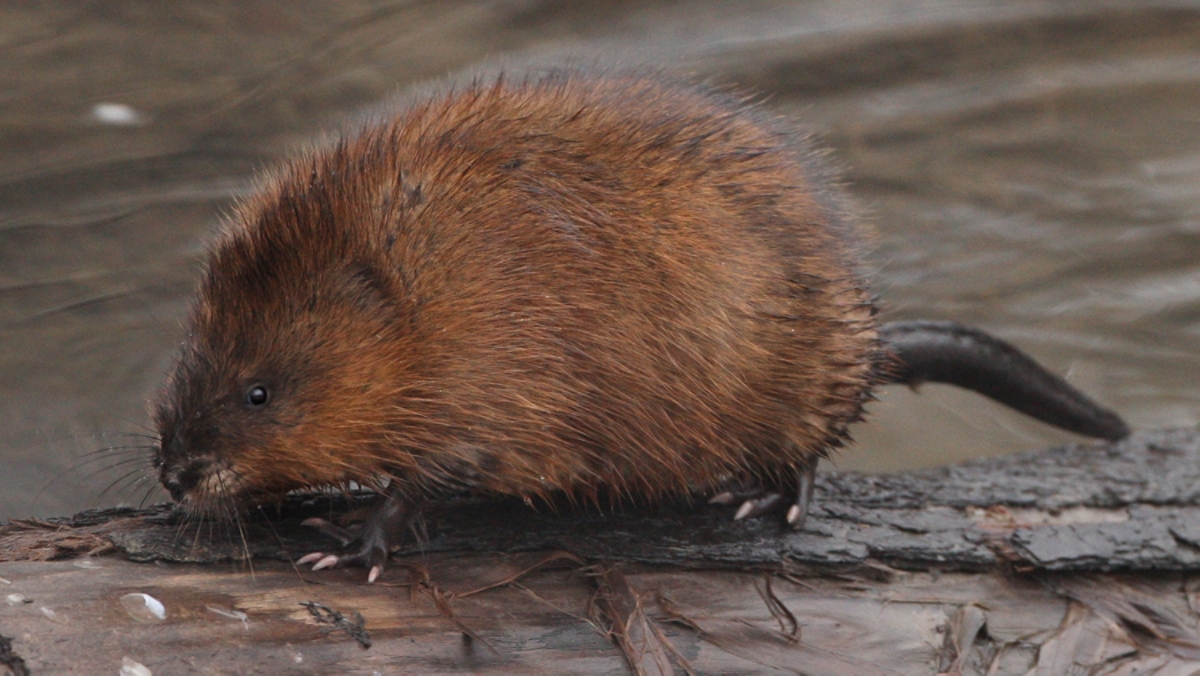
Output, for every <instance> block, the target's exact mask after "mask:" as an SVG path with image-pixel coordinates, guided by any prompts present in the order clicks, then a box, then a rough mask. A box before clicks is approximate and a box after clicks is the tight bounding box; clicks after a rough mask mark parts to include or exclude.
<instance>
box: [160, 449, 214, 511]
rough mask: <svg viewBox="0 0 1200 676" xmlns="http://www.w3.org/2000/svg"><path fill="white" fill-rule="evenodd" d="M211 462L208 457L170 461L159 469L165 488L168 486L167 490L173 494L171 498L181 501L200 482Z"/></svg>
mask: <svg viewBox="0 0 1200 676" xmlns="http://www.w3.org/2000/svg"><path fill="white" fill-rule="evenodd" d="M209 464H211V463H210V462H209V461H208V460H206V459H198V460H185V461H183V462H173V461H168V462H166V463H164V464H163V466H162V469H161V470H159V473H158V477H159V481H161V482H162V485H163V488H166V489H167V492H168V493H170V494H171V499H172V500H174V501H175V502H180V501H182V500H183V498H184V496H186V495H187V494H188V493H190V492H191V491H192V490H193V489H194V488H196V486H198V485H199V484H200V481H201V480H202V479H203V478H204V475H205V473H206V471H207V469H208V466H209Z"/></svg>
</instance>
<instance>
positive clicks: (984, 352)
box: [878, 321, 1129, 441]
mask: <svg viewBox="0 0 1200 676" xmlns="http://www.w3.org/2000/svg"><path fill="white" fill-rule="evenodd" d="M879 337H880V342H881V343H882V344H883V349H884V355H883V359H882V363H881V364H880V368H879V369H878V371H879V374H880V377H881V378H882V380H883V382H884V383H904V384H907V385H910V386H916V385H920V384H921V383H924V382H935V383H949V384H951V385H958V386H959V387H964V388H966V389H968V390H974V391H976V392H978V393H980V394H982V395H984V396H987V397H990V398H992V399H995V400H996V401H998V402H1000V403H1002V404H1004V405H1006V406H1010V407H1012V408H1014V409H1016V410H1018V411H1020V412H1022V413H1024V414H1026V415H1030V416H1033V417H1034V418H1037V419H1038V420H1041V421H1042V422H1045V423H1049V424H1051V425H1054V426H1056V427H1061V428H1062V429H1065V430H1069V431H1071V432H1075V433H1078V434H1084V435H1087V436H1089V437H1099V438H1101V439H1108V440H1109V441H1116V440H1118V439H1124V438H1125V437H1127V436H1129V427H1128V426H1126V425H1125V422H1124V421H1123V420H1121V418H1120V416H1118V415H1117V414H1116V413H1113V412H1112V411H1109V410H1108V409H1106V408H1103V407H1101V406H1100V405H1099V404H1097V403H1096V402H1094V401H1092V400H1091V399H1089V398H1088V397H1087V396H1086V395H1084V394H1083V393H1082V392H1080V391H1079V390H1076V389H1075V388H1074V387H1071V386H1070V385H1068V384H1067V382H1066V381H1065V380H1063V379H1062V378H1059V377H1058V376H1056V375H1054V374H1053V373H1050V372H1049V371H1047V370H1046V369H1044V368H1042V367H1041V366H1040V365H1038V363H1037V362H1035V361H1034V360H1033V359H1032V358H1030V357H1029V355H1026V354H1025V353H1024V352H1021V351H1020V350H1018V349H1017V348H1015V347H1013V346H1012V345H1009V344H1008V343H1006V342H1004V341H1002V340H1000V339H999V338H996V337H994V336H989V335H988V334H986V333H984V332H983V331H980V330H979V329H974V328H971V327H969V326H963V325H962V324H956V323H954V322H935V321H910V322H892V323H890V324H884V325H882V326H880V327H879Z"/></svg>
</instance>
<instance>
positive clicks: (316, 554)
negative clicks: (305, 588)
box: [296, 552, 325, 566]
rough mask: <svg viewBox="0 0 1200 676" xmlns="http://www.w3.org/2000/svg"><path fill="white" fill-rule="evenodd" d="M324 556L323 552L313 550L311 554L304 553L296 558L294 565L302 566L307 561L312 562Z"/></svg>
mask: <svg viewBox="0 0 1200 676" xmlns="http://www.w3.org/2000/svg"><path fill="white" fill-rule="evenodd" d="M324 556H325V552H313V553H312V554H305V555H304V556H301V557H300V558H298V559H296V565H297V566H303V565H306V564H309V563H313V562H314V561H320V560H321V559H322V558H323V557H324Z"/></svg>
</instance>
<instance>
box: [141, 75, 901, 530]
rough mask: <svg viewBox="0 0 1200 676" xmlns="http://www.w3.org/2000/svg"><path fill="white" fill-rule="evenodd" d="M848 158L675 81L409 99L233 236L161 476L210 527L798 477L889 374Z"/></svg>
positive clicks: (162, 406) (180, 370) (196, 317)
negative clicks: (257, 514)
mask: <svg viewBox="0 0 1200 676" xmlns="http://www.w3.org/2000/svg"><path fill="white" fill-rule="evenodd" d="M821 166H822V165H821V163H820V162H818V160H817V158H816V157H815V156H814V153H813V150H812V149H810V147H809V146H808V144H807V143H806V142H805V141H804V139H803V138H801V137H799V136H797V135H796V134H795V133H794V132H792V131H790V130H789V129H788V126H787V125H786V124H785V123H783V122H782V121H780V120H778V119H776V118H775V117H773V116H772V115H770V114H768V113H767V112H765V111H763V110H762V109H760V108H757V107H754V106H752V105H749V104H747V102H746V101H745V100H743V99H741V98H738V97H736V96H734V95H731V94H728V93H724V92H717V91H709V90H704V89H701V88H697V87H696V86H694V85H691V84H687V83H683V82H678V81H675V80H673V79H671V78H669V77H667V76H662V75H657V74H647V73H615V74H614V73H609V74H599V73H587V72H580V71H554V72H550V73H547V74H542V75H538V76H534V77H530V78H528V79H511V78H505V77H501V78H499V79H494V80H491V81H488V82H480V83H476V84H474V85H472V86H468V87H464V88H461V89H458V90H455V91H448V92H444V93H441V94H439V95H436V96H434V97H432V98H430V99H428V100H426V101H425V102H422V103H418V104H416V105H412V106H410V107H406V108H403V109H402V110H400V111H399V112H398V113H396V114H395V116H394V117H392V118H390V119H387V120H385V121H382V122H380V123H377V124H370V125H367V126H365V127H364V128H363V129H361V130H360V131H358V132H357V133H354V134H350V135H348V136H347V137H346V138H344V139H343V140H340V141H337V142H335V143H332V144H330V145H328V146H326V147H322V148H319V149H316V150H313V151H311V152H309V153H307V154H305V155H303V156H302V157H300V158H298V159H296V160H294V161H292V162H290V163H288V164H286V165H284V166H282V167H281V168H279V169H278V170H276V171H275V172H274V173H273V174H272V175H271V176H270V177H269V178H267V179H266V180H265V181H264V183H263V184H262V185H261V187H260V189H259V190H257V191H256V192H255V194H254V195H253V196H252V197H250V198H248V199H246V200H245V201H244V202H243V203H242V204H240V205H239V206H238V208H237V210H236V213H235V215H234V216H233V217H232V218H231V219H229V222H228V223H227V224H226V227H225V231H224V232H223V234H222V235H221V236H220V238H219V240H218V241H217V242H216V243H215V244H214V246H213V247H212V249H211V253H210V256H209V259H208V263H207V270H206V272H205V274H204V278H203V282H202V284H201V288H200V291H199V294H198V297H197V300H196V302H195V305H194V307H193V309H192V313H191V317H190V319H189V320H188V324H187V338H186V340H185V344H184V347H183V349H182V352H181V355H180V359H179V362H178V365H177V368H176V371H175V372H174V375H173V376H172V378H171V379H170V381H169V383H168V385H167V388H166V390H165V391H164V393H163V395H162V397H161V398H160V403H159V404H158V406H157V408H156V412H155V417H156V421H157V425H158V428H159V430H160V432H161V437H162V441H161V448H160V449H159V452H158V453H157V454H156V460H155V462H156V466H157V467H158V469H159V472H160V474H162V475H163V476H167V475H168V474H171V475H172V476H174V477H175V478H176V479H179V477H184V479H186V480H185V481H182V482H178V483H179V485H182V486H184V487H185V488H186V489H187V490H186V491H184V495H183V496H182V497H183V499H184V501H185V503H187V504H188V505H189V506H191V507H194V508H198V509H201V510H208V511H222V509H223V508H222V509H217V506H218V505H221V504H224V503H226V502H228V501H231V500H234V501H238V500H251V499H253V500H257V499H259V498H260V497H261V496H267V495H278V494H280V493H282V492H284V491H287V490H290V489H295V488H300V487H305V486H323V485H329V484H344V483H345V482H346V481H349V480H357V481H363V482H368V483H370V482H373V481H376V480H377V479H378V478H380V477H389V478H391V479H392V480H393V481H395V482H396V485H398V486H399V487H401V488H402V489H403V490H404V491H405V492H406V493H407V494H409V495H411V496H413V497H420V496H430V495H434V496H436V495H437V494H439V493H440V492H442V491H444V490H448V489H461V488H467V489H472V490H476V491H481V492H485V493H495V494H507V495H516V496H521V497H525V498H544V497H549V496H551V495H553V494H556V493H559V492H563V493H566V494H568V495H570V496H573V497H574V498H576V499H582V500H595V499H599V498H600V497H601V496H612V497H616V498H624V497H633V498H636V499H654V498H658V497H661V496H665V495H669V494H678V493H684V492H688V491H693V490H697V489H703V488H708V487H712V486H714V485H717V484H721V483H724V482H727V481H729V480H730V479H738V480H749V481H752V482H758V483H761V484H763V485H767V486H774V485H787V484H788V482H792V481H794V474H795V472H796V471H797V468H798V467H799V466H800V465H801V464H802V463H803V461H804V460H805V459H807V458H811V457H812V456H813V455H814V454H817V455H820V454H825V453H826V452H827V451H828V450H829V449H831V448H833V447H836V446H838V445H840V444H841V443H842V442H843V440H845V439H846V438H847V426H848V425H849V424H850V423H851V422H854V421H856V420H858V419H859V418H860V416H861V411H862V406H863V403H864V401H865V400H866V398H867V396H868V393H869V391H870V389H871V387H872V386H873V385H874V384H875V383H876V379H875V376H874V375H873V371H872V365H873V364H874V363H875V362H877V361H878V351H879V346H878V342H877V336H876V330H875V325H874V321H873V311H872V307H871V305H870V302H869V296H868V294H867V291H866V290H865V289H866V284H865V282H864V280H863V279H862V277H861V276H860V274H859V272H858V270H857V269H856V260H857V259H858V257H859V251H858V245H857V242H856V239H855V233H854V231H853V229H852V227H851V226H850V224H849V219H848V217H847V214H846V213H845V207H844V206H843V201H842V198H841V195H840V193H839V190H838V189H837V188H836V187H835V186H833V185H831V184H830V183H829V182H828V181H827V180H826V178H825V177H824V173H823V170H822V169H821V168H820V167H821ZM255 383H262V384H265V385H266V386H267V387H268V388H269V389H270V390H271V392H272V399H271V401H270V403H269V404H267V405H266V406H265V407H264V408H262V409H260V410H251V409H248V408H247V407H246V405H245V404H244V403H243V399H244V396H245V391H246V389H247V388H248V387H250V386H252V385H253V384H255ZM177 497H180V496H177Z"/></svg>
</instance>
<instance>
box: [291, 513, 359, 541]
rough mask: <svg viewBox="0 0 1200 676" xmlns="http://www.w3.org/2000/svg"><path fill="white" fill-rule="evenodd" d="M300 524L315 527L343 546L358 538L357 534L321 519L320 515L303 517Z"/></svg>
mask: <svg viewBox="0 0 1200 676" xmlns="http://www.w3.org/2000/svg"><path fill="white" fill-rule="evenodd" d="M300 525H301V526H308V527H309V528H316V529H317V530H319V531H321V532H322V533H324V534H326V535H328V536H329V537H331V538H333V539H335V540H337V541H339V542H341V543H342V546H343V547H345V546H347V545H349V544H350V543H351V542H354V541H355V540H356V539H358V535H357V534H355V533H354V532H352V531H350V530H348V529H345V528H342V527H341V526H338V525H335V524H333V523H331V522H329V521H326V520H325V519H322V518H320V517H315V516H314V517H312V518H311V519H305V520H303V521H301V522H300Z"/></svg>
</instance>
